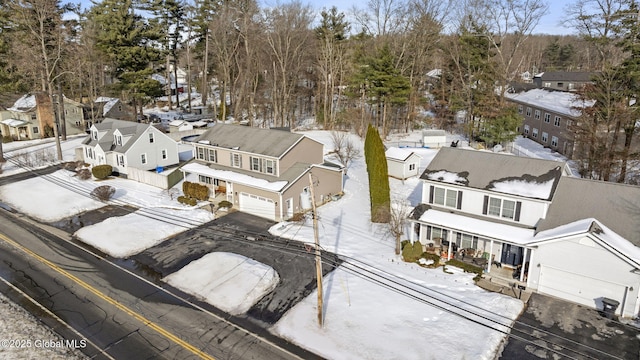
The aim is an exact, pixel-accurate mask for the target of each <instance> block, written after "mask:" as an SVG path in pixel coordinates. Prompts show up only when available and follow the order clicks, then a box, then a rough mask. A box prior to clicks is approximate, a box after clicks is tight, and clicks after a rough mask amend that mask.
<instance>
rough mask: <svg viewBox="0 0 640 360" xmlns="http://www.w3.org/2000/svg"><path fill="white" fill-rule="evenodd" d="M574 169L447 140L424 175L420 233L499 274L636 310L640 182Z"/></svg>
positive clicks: (417, 237)
mask: <svg viewBox="0 0 640 360" xmlns="http://www.w3.org/2000/svg"><path fill="white" fill-rule="evenodd" d="M568 174H569V170H568V169H567V165H566V163H564V162H557V161H552V160H542V159H532V158H523V157H516V156H512V155H505V154H496V153H492V152H486V151H474V150H463V149H457V148H442V149H441V150H440V151H439V152H438V154H436V156H435V157H434V159H433V161H432V162H431V163H430V164H429V166H428V167H427V168H426V169H425V171H424V172H423V173H422V175H421V177H420V178H421V179H422V181H423V187H422V205H420V206H418V207H416V209H414V212H413V214H412V220H411V222H412V225H413V226H411V229H414V230H415V231H412V232H411V239H412V241H420V242H421V243H422V244H424V245H431V248H434V247H435V248H438V249H441V248H442V249H444V251H445V252H446V254H447V256H454V254H453V252H456V254H455V255H457V253H458V252H457V251H456V249H464V250H465V253H466V255H467V256H470V257H472V259H471V260H472V261H473V262H475V263H477V264H482V265H480V266H483V267H484V269H485V272H486V273H487V274H489V275H490V276H492V277H494V278H496V281H498V279H503V280H504V281H508V282H509V283H515V284H518V285H522V286H525V287H526V288H527V289H532V290H535V291H537V292H540V293H544V294H549V295H553V296H556V297H559V298H562V299H565V300H568V301H572V302H576V303H579V304H582V305H585V306H589V307H592V308H597V309H602V307H603V300H605V299H611V300H614V301H617V302H618V303H619V307H618V308H617V310H616V313H617V314H620V315H622V316H625V317H636V316H638V313H639V311H640V248H639V246H640V232H638V224H639V221H638V214H640V187H637V186H628V185H621V184H614V183H608V182H598V181H591V180H585V179H579V178H573V177H570V176H568ZM476 259H478V260H477V261H476ZM480 260H482V261H480ZM498 265H500V267H498ZM505 269H506V270H505ZM514 280H515V282H514Z"/></svg>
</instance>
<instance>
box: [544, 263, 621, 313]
mask: <svg viewBox="0 0 640 360" xmlns="http://www.w3.org/2000/svg"><path fill="white" fill-rule="evenodd" d="M539 284H540V285H539V286H538V291H539V292H541V293H545V294H548V295H552V296H556V297H559V298H562V299H566V300H569V301H572V302H575V303H578V304H582V305H585V306H589V307H591V308H597V309H599V310H601V309H602V302H601V300H602V298H603V297H606V298H609V299H614V300H617V301H619V302H620V306H619V307H618V309H617V311H616V312H618V313H619V312H620V311H621V310H622V309H623V308H624V305H625V304H624V301H623V299H624V297H625V295H626V292H627V288H626V286H624V285H620V284H616V283H612V282H609V281H605V280H602V279H596V278H592V277H587V276H583V275H579V274H575V273H572V272H568V271H564V270H560V269H556V268H552V267H549V266H542V267H541V268H540V283H539Z"/></svg>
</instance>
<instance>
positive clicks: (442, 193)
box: [429, 186, 462, 209]
mask: <svg viewBox="0 0 640 360" xmlns="http://www.w3.org/2000/svg"><path fill="white" fill-rule="evenodd" d="M429 192H430V193H429V203H431V204H436V205H441V206H446V207H451V208H455V209H460V207H461V205H462V204H461V203H462V192H461V191H457V190H452V189H445V188H441V187H437V186H431V187H430V189H429Z"/></svg>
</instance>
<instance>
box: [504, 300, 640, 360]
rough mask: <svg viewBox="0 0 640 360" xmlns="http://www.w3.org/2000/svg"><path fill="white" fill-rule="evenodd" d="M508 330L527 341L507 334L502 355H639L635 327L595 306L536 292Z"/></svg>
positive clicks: (600, 357) (567, 357)
mask: <svg viewBox="0 0 640 360" xmlns="http://www.w3.org/2000/svg"><path fill="white" fill-rule="evenodd" d="M511 334H512V335H516V336H521V337H523V338H525V339H527V340H528V341H522V340H517V339H514V338H513V337H510V338H509V341H508V343H507V345H506V347H505V349H504V351H503V352H502V356H501V357H500V358H501V359H505V360H507V359H518V360H520V359H599V360H605V359H639V358H640V338H639V336H640V330H639V329H638V328H635V327H632V326H629V325H625V324H622V323H620V322H619V321H614V320H609V319H607V318H605V317H604V316H602V315H601V314H600V313H599V312H598V311H596V310H594V309H590V308H587V307H584V306H580V305H577V304H573V303H569V302H566V301H561V300H559V299H556V298H553V297H549V296H545V295H541V294H536V293H534V294H532V295H531V299H530V300H529V303H528V305H527V308H526V310H525V312H524V313H523V314H522V315H521V316H520V318H519V319H518V323H516V325H515V326H514V329H513V330H512V331H511ZM551 349H552V350H555V351H557V352H554V351H552V350H551ZM558 353H560V354H562V355H560V354H558Z"/></svg>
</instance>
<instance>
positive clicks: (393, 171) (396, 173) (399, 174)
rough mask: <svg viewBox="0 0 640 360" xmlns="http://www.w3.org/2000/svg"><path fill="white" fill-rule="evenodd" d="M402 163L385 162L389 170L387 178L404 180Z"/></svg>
mask: <svg viewBox="0 0 640 360" xmlns="http://www.w3.org/2000/svg"><path fill="white" fill-rule="evenodd" d="M404 165H405V164H404V163H403V162H400V161H394V160H387V168H388V169H389V176H392V177H394V178H398V179H404V176H405V175H404Z"/></svg>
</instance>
